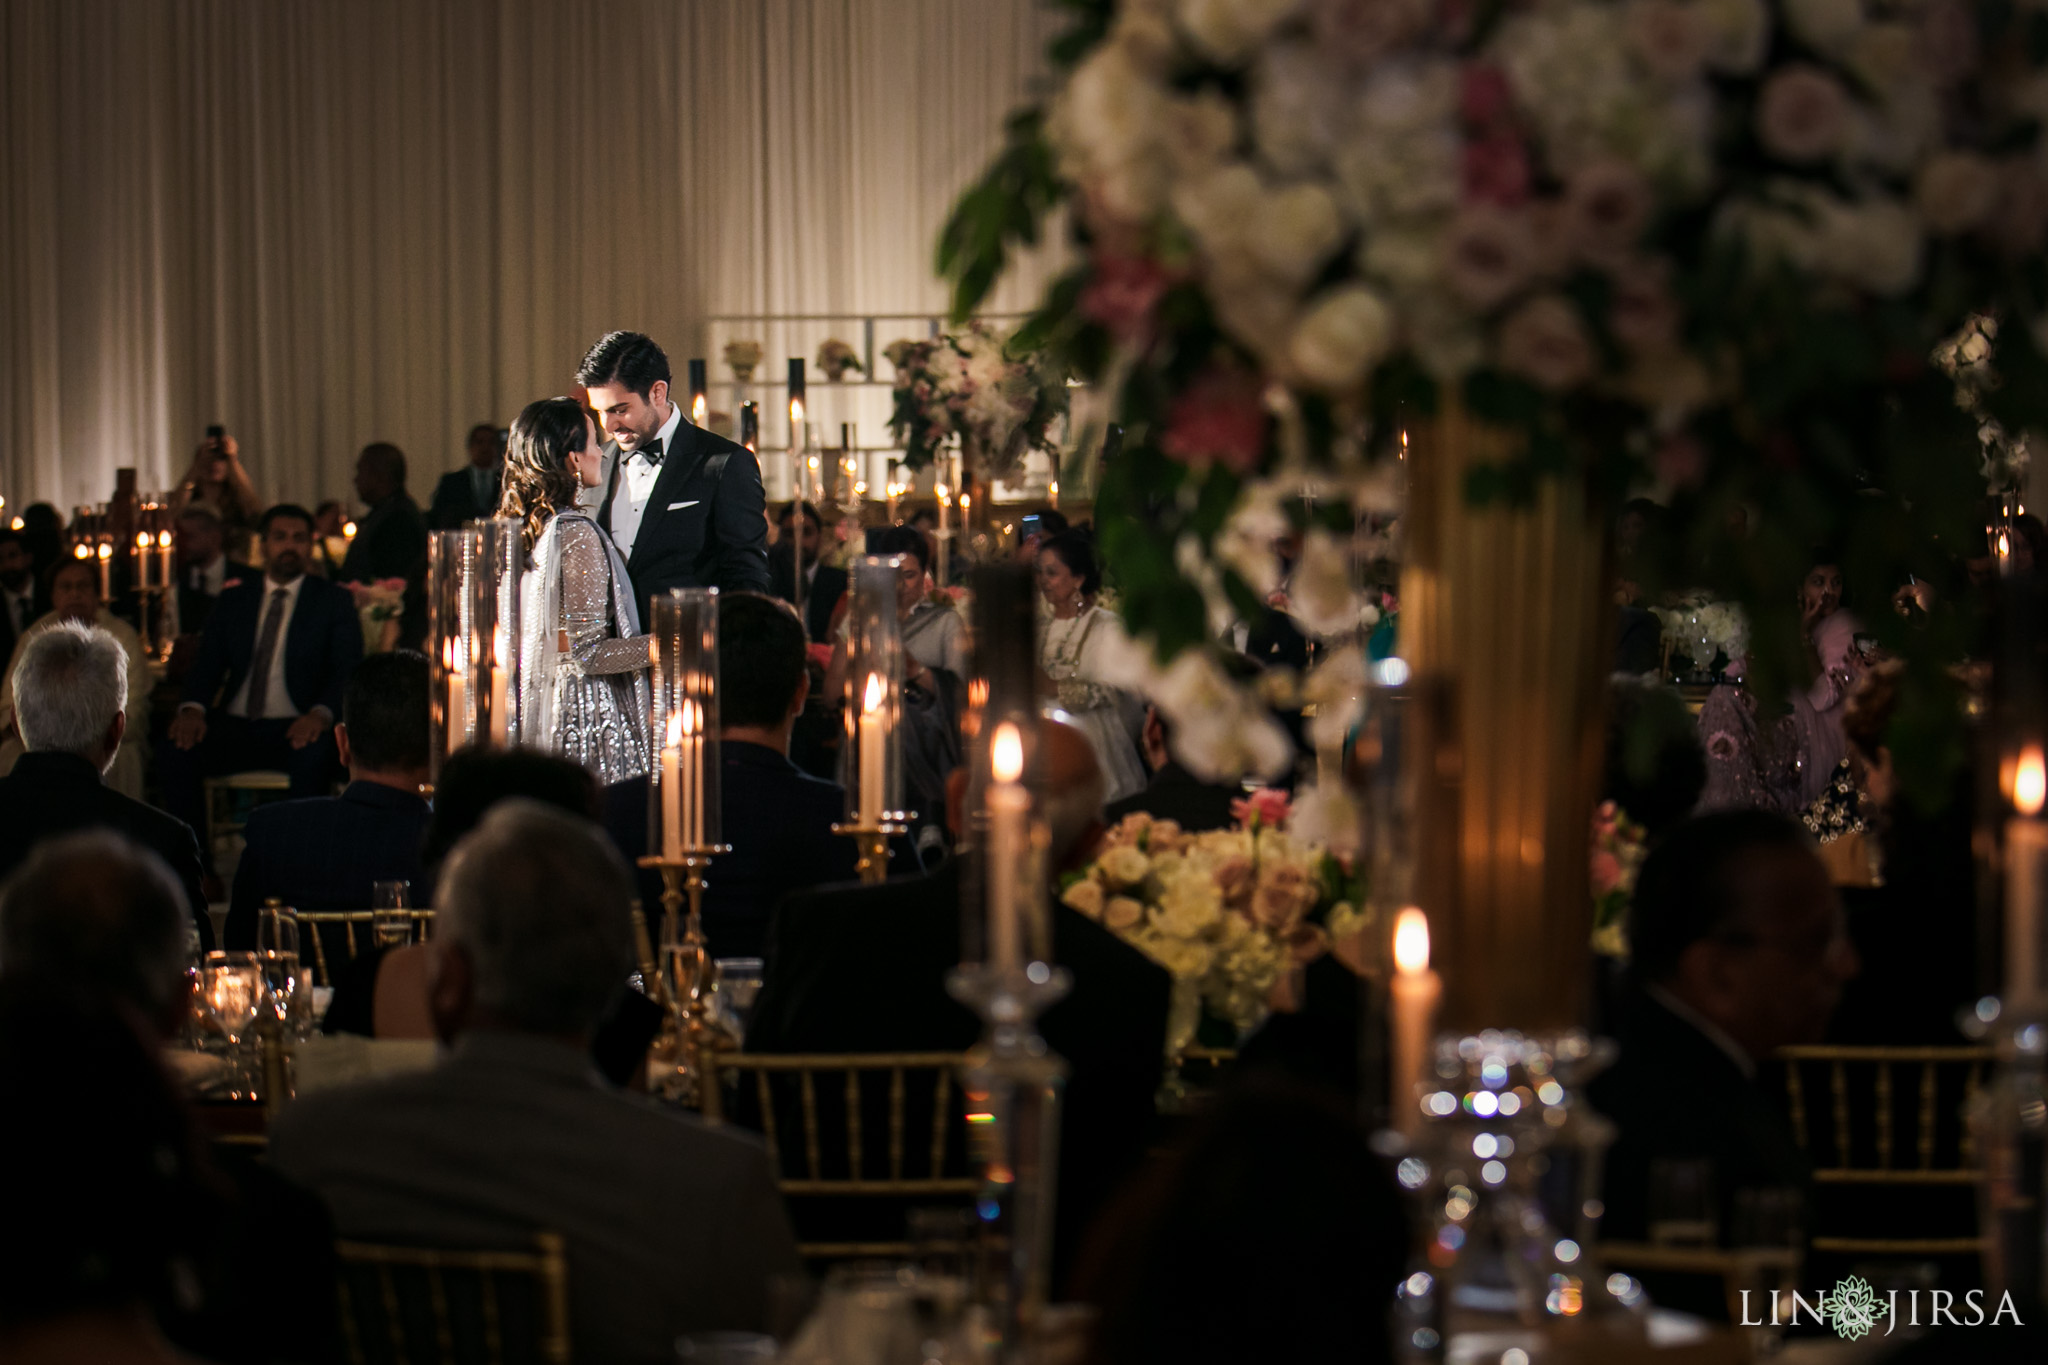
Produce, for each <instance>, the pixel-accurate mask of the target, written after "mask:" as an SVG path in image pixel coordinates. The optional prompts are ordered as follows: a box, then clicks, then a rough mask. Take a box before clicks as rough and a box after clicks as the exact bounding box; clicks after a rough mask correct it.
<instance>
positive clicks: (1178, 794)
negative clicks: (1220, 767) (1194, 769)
mask: <svg viewBox="0 0 2048 1365" xmlns="http://www.w3.org/2000/svg"><path fill="white" fill-rule="evenodd" d="M1243 797H1244V789H1243V788H1241V787H1238V786H1234V785H1231V784H1228V783H1223V782H1204V781H1203V780H1202V779H1201V778H1199V777H1196V776H1195V775H1194V774H1193V773H1191V772H1189V771H1188V770H1187V769H1186V768H1183V767H1181V766H1180V764H1179V763H1178V762H1176V761H1175V760H1173V759H1168V760H1167V761H1166V766H1165V767H1163V768H1161V769H1160V770H1159V771H1158V772H1156V773H1154V774H1152V780H1151V781H1150V782H1147V783H1146V784H1145V789H1144V790H1143V791H1141V792H1137V793H1135V794H1134V795H1131V796H1126V797H1125V798H1124V799H1123V800H1121V801H1115V802H1112V803H1110V804H1109V805H1108V806H1106V807H1104V808H1103V812H1102V818H1103V819H1104V820H1106V821H1107V822H1108V823H1110V824H1112V825H1113V824H1115V823H1116V822H1117V821H1119V820H1121V819H1123V818H1124V817H1125V816H1126V815H1130V814H1132V813H1134V812H1136V811H1143V812H1145V814H1147V815H1149V816H1151V817H1152V818H1153V819H1155V820H1172V821H1174V822H1176V823H1177V824H1179V825H1180V827H1181V828H1182V829H1184V830H1186V831H1188V833H1190V834H1195V833H1199V832H1200V831H1202V830H1206V829H1228V828H1229V827H1230V826H1231V825H1232V824H1234V823H1236V817H1235V816H1233V815H1232V814H1231V813H1230V803H1231V802H1233V801H1237V800H1241V799H1243Z"/></svg>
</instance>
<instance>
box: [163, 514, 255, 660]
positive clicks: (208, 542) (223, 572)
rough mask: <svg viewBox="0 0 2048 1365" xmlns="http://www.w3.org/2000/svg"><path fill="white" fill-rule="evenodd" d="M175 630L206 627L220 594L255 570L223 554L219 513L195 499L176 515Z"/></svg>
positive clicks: (194, 633)
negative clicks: (176, 599)
mask: <svg viewBox="0 0 2048 1365" xmlns="http://www.w3.org/2000/svg"><path fill="white" fill-rule="evenodd" d="M177 555H178V632H179V634H181V635H191V636H195V637H196V636H197V635H198V634H199V633H200V632H201V631H203V630H205V629H206V618H207V617H209V616H211V615H213V607H214V603H215V602H217V601H218V600H219V599H220V595H221V594H222V593H223V592H225V591H227V590H228V589H229V588H232V587H234V586H236V585H237V584H239V583H241V582H242V581H243V580H245V579H247V580H251V581H253V580H254V579H256V578H257V577H258V574H257V572H256V570H254V569H252V568H250V567H249V566H248V565H247V564H237V563H236V562H235V561H234V560H232V559H229V558H228V556H227V532H226V531H225V530H224V529H223V528H222V526H221V524H220V513H218V512H216V511H214V510H213V509H212V508H211V507H208V506H207V505H206V504H205V503H203V502H195V503H193V504H192V505H191V506H190V507H187V508H186V509H185V510H184V511H183V512H181V513H179V514H178V538H177Z"/></svg>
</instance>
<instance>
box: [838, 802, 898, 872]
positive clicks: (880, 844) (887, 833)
mask: <svg viewBox="0 0 2048 1365" xmlns="http://www.w3.org/2000/svg"><path fill="white" fill-rule="evenodd" d="M916 818H917V814H916V812H915V811H891V812H889V813H888V814H887V815H884V816H883V817H882V820H881V823H880V824H875V825H862V824H840V825H834V826H832V832H833V833H834V834H844V835H846V836H847V837H849V838H851V839H852V840H853V848H854V855H853V870H854V872H855V873H856V874H858V876H859V877H860V879H861V881H863V882H865V883H867V884H868V885H870V886H873V885H875V884H877V883H879V882H885V881H887V880H889V839H890V837H891V836H893V835H897V834H904V833H907V832H908V831H909V829H910V822H911V821H912V820H914V819H916Z"/></svg>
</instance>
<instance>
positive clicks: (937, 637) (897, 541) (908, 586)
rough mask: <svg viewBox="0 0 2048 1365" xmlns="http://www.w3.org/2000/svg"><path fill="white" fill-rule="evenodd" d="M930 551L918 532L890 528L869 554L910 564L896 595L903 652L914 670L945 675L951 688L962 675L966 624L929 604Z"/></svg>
mask: <svg viewBox="0 0 2048 1365" xmlns="http://www.w3.org/2000/svg"><path fill="white" fill-rule="evenodd" d="M931 549H932V545H931V542H930V541H929V540H926V539H925V538H924V536H923V535H922V534H920V533H919V532H917V531H914V530H912V529H911V528H909V527H908V526H891V527H890V528H889V529H888V530H886V531H883V532H882V533H881V534H880V535H878V536H876V537H875V539H874V546H873V553H875V554H878V555H904V556H907V557H908V558H910V559H911V560H913V561H915V564H916V570H915V572H910V571H909V570H907V569H906V571H905V573H904V574H903V576H902V579H901V581H900V582H899V584H898V587H897V593H896V619H897V621H898V622H899V623H900V625H899V629H900V630H901V631H902V633H903V652H904V653H905V654H908V655H909V656H910V657H911V659H912V660H913V661H915V663H916V664H917V665H918V667H920V668H923V669H927V670H934V669H936V670H943V671H944V672H946V673H950V674H951V675H952V677H953V685H956V686H957V685H958V682H959V681H960V680H962V679H965V678H966V676H967V621H966V618H964V617H963V616H961V615H960V613H959V612H958V611H956V610H954V609H953V607H951V606H950V605H948V604H946V603H943V602H935V601H933V600H932V580H931V571H932V566H931ZM910 681H912V682H917V681H919V680H918V679H916V678H912V679H910Z"/></svg>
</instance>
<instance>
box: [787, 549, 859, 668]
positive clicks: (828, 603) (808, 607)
mask: <svg viewBox="0 0 2048 1365" xmlns="http://www.w3.org/2000/svg"><path fill="white" fill-rule="evenodd" d="M782 548H783V547H779V546H778V547H777V549H778V550H781V549H782ZM789 569H790V565H789V555H788V554H787V553H786V552H783V553H770V555H769V556H768V576H769V577H770V578H772V579H773V580H774V581H775V588H774V593H775V595H776V596H777V597H779V598H781V599H782V600H783V601H785V602H787V603H789V604H790V605H791V606H795V605H796V593H795V592H794V591H793V590H792V589H791V588H790V586H789V584H790V572H789ZM846 584H847V576H846V570H844V569H835V568H833V567H832V566H831V565H830V564H823V565H820V566H819V568H818V571H817V572H816V573H814V574H812V575H811V584H810V587H809V589H808V590H807V591H806V592H805V595H804V632H805V633H806V634H808V635H809V636H810V637H811V643H812V644H823V643H824V642H825V641H827V640H830V639H831V638H832V609H833V608H834V607H836V606H838V605H839V599H840V598H841V597H842V596H844V595H845V593H846Z"/></svg>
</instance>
